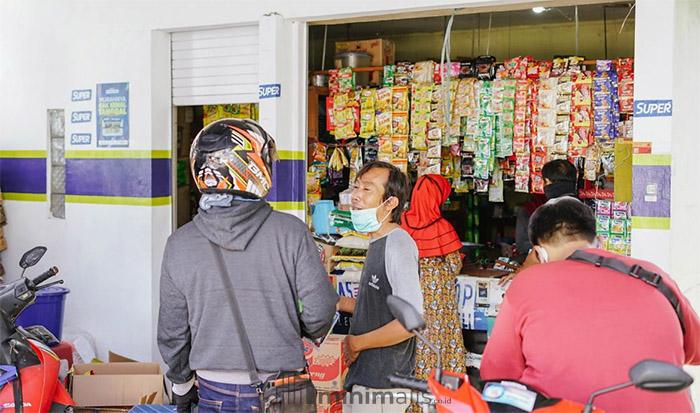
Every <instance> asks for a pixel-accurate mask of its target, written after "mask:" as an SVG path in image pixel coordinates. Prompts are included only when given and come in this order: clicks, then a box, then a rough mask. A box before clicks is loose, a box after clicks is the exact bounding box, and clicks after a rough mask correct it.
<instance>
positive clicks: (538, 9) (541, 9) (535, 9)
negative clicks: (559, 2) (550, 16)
mask: <svg viewBox="0 0 700 413" xmlns="http://www.w3.org/2000/svg"><path fill="white" fill-rule="evenodd" d="M546 11H547V8H546V7H533V8H532V12H533V13H537V14H540V13H544V12H546Z"/></svg>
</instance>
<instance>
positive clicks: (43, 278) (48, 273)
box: [32, 267, 58, 285]
mask: <svg viewBox="0 0 700 413" xmlns="http://www.w3.org/2000/svg"><path fill="white" fill-rule="evenodd" d="M56 274H58V267H51V268H49V269H48V270H46V271H45V272H44V273H43V274H40V275H39V276H38V277H36V278H35V279H33V280H32V282H33V283H34V285H39V284H41V283H43V282H44V281H46V280H48V279H49V278H51V277H53V276H54V275H56Z"/></svg>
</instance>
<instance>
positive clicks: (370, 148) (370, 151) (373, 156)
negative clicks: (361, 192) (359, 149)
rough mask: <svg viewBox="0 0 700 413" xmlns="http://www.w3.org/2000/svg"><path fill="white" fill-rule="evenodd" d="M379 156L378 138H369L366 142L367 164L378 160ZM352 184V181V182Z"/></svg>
mask: <svg viewBox="0 0 700 413" xmlns="http://www.w3.org/2000/svg"><path fill="white" fill-rule="evenodd" d="M378 154H379V139H378V138H377V137H376V136H373V137H371V138H368V139H367V140H366V141H365V158H364V159H365V162H372V161H376V160H377V156H378ZM350 182H352V181H350Z"/></svg>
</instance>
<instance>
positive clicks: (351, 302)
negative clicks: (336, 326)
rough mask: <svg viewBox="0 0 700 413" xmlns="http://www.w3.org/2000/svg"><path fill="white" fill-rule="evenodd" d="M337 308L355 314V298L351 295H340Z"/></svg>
mask: <svg viewBox="0 0 700 413" xmlns="http://www.w3.org/2000/svg"><path fill="white" fill-rule="evenodd" d="M336 309H337V310H338V311H342V312H344V313H350V314H353V313H354V312H355V299H354V298H350V297H340V300H338V305H337V306H336Z"/></svg>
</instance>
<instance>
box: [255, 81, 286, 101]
mask: <svg viewBox="0 0 700 413" xmlns="http://www.w3.org/2000/svg"><path fill="white" fill-rule="evenodd" d="M280 96H282V86H281V85H280V84H279V83H274V84H270V85H260V86H258V98H260V99H270V98H278V97H280Z"/></svg>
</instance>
